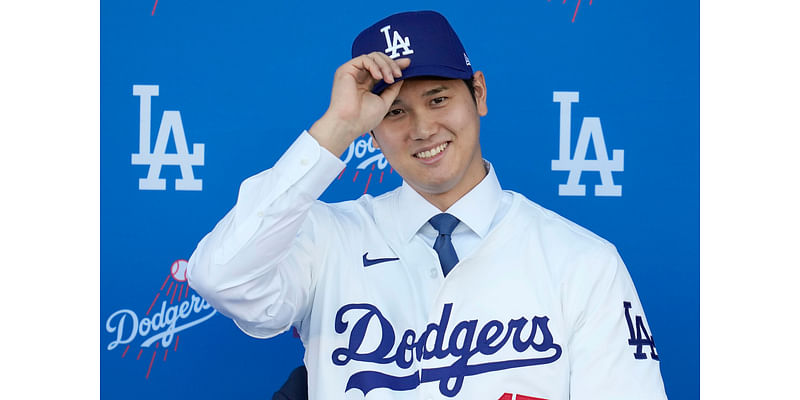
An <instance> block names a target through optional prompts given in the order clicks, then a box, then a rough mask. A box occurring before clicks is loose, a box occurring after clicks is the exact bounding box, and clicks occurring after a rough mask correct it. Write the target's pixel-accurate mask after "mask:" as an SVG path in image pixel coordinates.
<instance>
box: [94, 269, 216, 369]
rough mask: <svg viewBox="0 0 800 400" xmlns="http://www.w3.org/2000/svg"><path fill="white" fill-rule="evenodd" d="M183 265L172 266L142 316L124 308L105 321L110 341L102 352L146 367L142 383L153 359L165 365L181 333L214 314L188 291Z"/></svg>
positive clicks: (151, 366)
mask: <svg viewBox="0 0 800 400" xmlns="http://www.w3.org/2000/svg"><path fill="white" fill-rule="evenodd" d="M187 264H188V262H187V261H186V260H177V261H175V262H173V263H172V265H171V266H170V271H169V274H167V277H166V278H165V279H164V281H163V282H162V283H161V287H160V288H159V289H158V291H157V292H156V294H155V296H154V298H153V300H152V301H151V302H150V305H149V306H148V307H147V309H146V311H144V314H142V313H141V311H142V309H143V308H142V309H139V312H136V311H134V310H132V309H127V308H125V309H120V310H117V311H114V312H113V313H111V315H109V316H108V318H107V319H106V323H105V330H106V333H108V334H109V335H108V336H107V338H109V339H110V341H109V342H108V345H107V346H106V350H107V351H119V352H121V355H120V357H121V358H126V359H130V360H132V361H134V362H136V361H140V360H144V361H145V362H146V363H147V367H146V368H147V372H146V373H145V379H149V378H150V371H151V370H152V368H153V364H154V362H155V360H156V358H158V359H159V361H162V362H166V361H167V358H168V354H169V353H170V350H171V351H172V352H173V353H174V352H176V351H178V343H179V341H180V338H181V336H180V333H181V332H183V331H185V330H187V329H189V328H192V327H194V326H197V325H198V324H201V323H203V322H205V321H207V320H208V319H209V318H211V317H213V316H214V314H216V313H217V310H215V309H213V308H212V307H211V305H210V304H208V303H207V302H206V301H205V300H203V298H202V297H200V296H198V295H197V293H195V292H194V290H192V289H191V288H190V287H189V284H188V283H187V282H186V267H187ZM167 283H169V285H167ZM165 289H166V290H165ZM145 304H146V303H145ZM142 356H144V358H142ZM142 368H144V365H143V366H142Z"/></svg>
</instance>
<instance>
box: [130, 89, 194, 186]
mask: <svg viewBox="0 0 800 400" xmlns="http://www.w3.org/2000/svg"><path fill="white" fill-rule="evenodd" d="M133 95H134V96H139V152H138V153H134V154H131V164H132V165H149V166H150V168H149V169H148V170H147V177H146V178H142V179H139V190H167V182H166V180H165V179H162V178H159V175H160V174H161V167H163V166H165V165H171V166H179V167H180V170H181V177H180V178H179V179H176V180H175V190H192V191H200V190H203V180H202V179H195V177H194V171H192V167H193V166H201V165H203V164H204V163H205V144H203V143H195V144H194V145H193V146H192V152H191V153H190V152H189V147H188V145H187V143H186V133H185V132H184V130H183V121H182V120H181V112H180V111H169V110H165V111H164V113H163V115H162V116H161V124H160V126H159V128H158V134H157V135H156V144H155V147H153V149H152V151H151V149H150V107H151V98H152V97H155V96H158V85H133ZM170 133H172V135H171V136H172V138H173V140H174V141H175V153H167V141H168V140H169V138H170Z"/></svg>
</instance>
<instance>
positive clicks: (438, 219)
mask: <svg viewBox="0 0 800 400" xmlns="http://www.w3.org/2000/svg"><path fill="white" fill-rule="evenodd" d="M429 222H430V223H431V226H433V228H434V229H436V230H437V231H439V234H441V235H449V234H451V233H453V229H456V225H458V223H459V222H460V221H459V220H458V218H456V217H454V216H452V215H450V214H447V213H442V214H439V215H435V216H433V218H431V219H430V221H429Z"/></svg>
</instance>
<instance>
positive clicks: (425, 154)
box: [415, 142, 447, 158]
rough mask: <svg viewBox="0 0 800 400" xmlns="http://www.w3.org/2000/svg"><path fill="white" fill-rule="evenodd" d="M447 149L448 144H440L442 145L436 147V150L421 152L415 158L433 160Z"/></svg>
mask: <svg viewBox="0 0 800 400" xmlns="http://www.w3.org/2000/svg"><path fill="white" fill-rule="evenodd" d="M446 147H447V142H445V143H442V144H440V145H438V146H436V147H434V148H432V149H430V150H427V151H421V152H419V153H417V154H415V156H416V157H417V158H431V157H433V156H435V155H437V154H439V153H441V152H442V150H444V149H445V148H446Z"/></svg>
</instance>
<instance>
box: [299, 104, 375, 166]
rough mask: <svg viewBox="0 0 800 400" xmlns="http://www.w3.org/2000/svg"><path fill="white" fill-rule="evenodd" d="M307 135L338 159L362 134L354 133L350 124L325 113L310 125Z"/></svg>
mask: <svg viewBox="0 0 800 400" xmlns="http://www.w3.org/2000/svg"><path fill="white" fill-rule="evenodd" d="M308 133H309V134H310V135H311V136H312V137H313V138H314V139H316V141H317V142H318V143H319V144H320V146H322V147H324V148H325V149H327V150H328V151H330V152H331V153H332V154H333V155H335V156H337V157H340V156H341V155H342V154H343V153H344V151H345V150H347V147H348V146H350V143H351V142H352V141H353V140H355V138H356V137H358V136H359V135H361V134H362V133H363V132H355V129H353V127H352V124H349V123H347V122H346V121H342V120H339V119H337V118H334V117H331V116H330V115H328V113H325V115H323V116H322V118H320V119H318V120H317V121H316V122H314V124H313V125H311V128H310V129H309V130H308Z"/></svg>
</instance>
